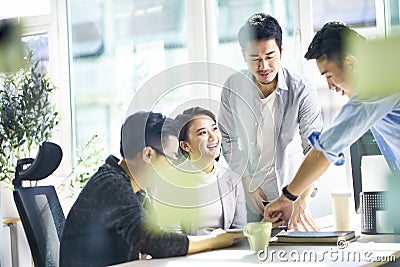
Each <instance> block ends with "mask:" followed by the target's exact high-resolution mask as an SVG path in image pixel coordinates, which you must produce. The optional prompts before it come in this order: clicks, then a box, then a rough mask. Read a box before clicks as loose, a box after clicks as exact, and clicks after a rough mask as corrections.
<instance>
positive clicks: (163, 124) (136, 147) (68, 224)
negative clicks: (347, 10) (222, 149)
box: [60, 112, 241, 267]
mask: <svg viewBox="0 0 400 267" xmlns="http://www.w3.org/2000/svg"><path fill="white" fill-rule="evenodd" d="M177 135H178V127H177V122H176V121H174V120H172V119H169V118H166V117H164V116H163V115H162V114H160V113H153V112H138V113H135V114H133V115H131V116H129V117H128V118H127V119H126V121H125V123H124V124H123V126H122V128H121V148H120V151H121V155H122V157H123V158H122V160H119V159H118V158H116V157H115V156H112V155H111V156H109V157H108V158H107V159H106V162H105V164H104V165H103V166H101V167H100V168H99V170H98V171H97V172H96V173H95V174H94V175H93V176H92V177H91V178H90V179H89V181H88V182H87V184H86V185H85V187H84V188H83V189H82V191H81V193H80V194H79V196H78V198H77V200H76V201H75V203H74V204H73V206H72V208H71V210H70V212H69V214H68V216H67V219H66V221H65V226H64V229H63V233H62V237H61V244H60V266H61V267H63V266H68V267H69V266H96V267H99V266H109V265H113V264H118V263H123V262H127V261H131V260H138V259H139V258H140V255H141V254H142V255H146V254H147V255H150V256H152V257H153V258H161V257H171V256H181V255H186V254H189V253H195V252H200V251H205V250H209V249H214V248H219V247H225V246H229V245H232V244H233V243H235V242H236V241H237V240H238V239H240V238H241V236H240V235H238V234H236V235H234V234H232V233H219V234H217V233H213V234H211V235H207V236H204V237H203V238H201V239H200V238H198V237H190V236H189V237H188V236H186V235H182V234H177V233H171V232H165V231H162V230H161V229H160V228H159V226H158V224H157V223H156V222H155V221H154V218H153V217H152V216H151V215H149V213H148V212H147V211H146V209H145V208H150V207H151V202H150V198H149V197H148V195H147V193H146V191H145V188H146V187H153V186H154V185H155V184H157V177H158V176H159V175H162V174H160V173H164V172H169V171H172V170H173V169H174V168H173V167H172V166H171V165H170V162H169V160H171V159H175V158H176V154H177V153H178V139H177Z"/></svg>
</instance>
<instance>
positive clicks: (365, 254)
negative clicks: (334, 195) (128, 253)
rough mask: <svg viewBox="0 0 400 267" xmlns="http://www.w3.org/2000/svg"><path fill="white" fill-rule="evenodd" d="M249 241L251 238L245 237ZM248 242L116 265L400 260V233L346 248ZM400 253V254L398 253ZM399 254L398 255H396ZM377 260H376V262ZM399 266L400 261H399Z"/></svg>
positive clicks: (368, 238)
mask: <svg viewBox="0 0 400 267" xmlns="http://www.w3.org/2000/svg"><path fill="white" fill-rule="evenodd" d="M245 241H246V242H247V240H245ZM246 242H242V243H241V245H240V246H236V247H231V248H226V249H220V250H214V251H209V252H203V253H198V254H193V255H188V256H184V257H173V258H165V259H151V260H145V261H143V260H142V261H133V262H128V263H124V264H119V265H115V266H118V267H130V266H144V265H145V266H149V267H156V266H174V267H175V266H176V267H180V266H191V267H192V266H194V267H196V266H205V265H207V266H208V267H212V266H232V267H235V266H240V267H243V266H250V265H251V266H253V265H254V264H268V266H276V265H278V264H279V265H280V266H281V265H282V264H285V263H286V264H288V263H290V264H293V263H295V264H296V265H298V266H317V265H318V266H380V265H382V264H384V263H388V262H393V261H395V260H396V258H397V261H398V260H399V259H398V258H399V257H400V254H399V251H400V236H395V235H375V236H372V235H361V237H360V238H359V239H358V240H356V241H354V242H350V243H348V246H347V247H346V248H343V249H341V248H339V247H337V246H336V245H334V244H329V245H315V244H314V245H312V244H304V245H287V244H286V245H285V244H278V243H271V244H270V246H269V247H268V251H267V253H266V254H262V255H257V253H254V252H252V251H251V250H250V248H249V247H248V245H247V243H246ZM395 253H397V254H395ZM392 255H395V256H392ZM374 261H375V262H374ZM396 264H397V265H395V266H398V265H399V263H398V262H396Z"/></svg>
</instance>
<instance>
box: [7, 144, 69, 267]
mask: <svg viewBox="0 0 400 267" xmlns="http://www.w3.org/2000/svg"><path fill="white" fill-rule="evenodd" d="M61 159H62V150H61V148H60V147H59V146H58V145H56V144H54V143H50V142H43V143H42V144H41V145H40V146H39V151H38V153H37V155H36V158H35V159H32V158H26V159H21V160H18V161H17V167H16V170H15V178H14V180H13V185H14V201H15V204H16V206H17V210H18V213H19V216H20V218H21V222H22V226H23V228H24V231H25V234H26V237H27V239H28V243H29V247H30V249H31V254H32V258H33V262H34V264H35V266H36V267H50V266H58V264H59V263H58V261H59V249H60V238H61V233H62V230H63V227H64V223H65V217H64V213H63V211H62V208H61V205H60V201H59V199H58V196H57V193H56V191H55V189H54V186H32V187H23V186H22V181H38V180H41V179H44V178H46V177H47V176H49V175H50V174H52V173H53V172H54V171H55V170H56V169H57V167H58V165H59V164H60V162H61Z"/></svg>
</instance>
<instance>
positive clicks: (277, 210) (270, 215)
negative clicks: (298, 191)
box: [263, 195, 293, 227]
mask: <svg viewBox="0 0 400 267" xmlns="http://www.w3.org/2000/svg"><path fill="white" fill-rule="evenodd" d="M292 211H293V201H291V200H289V199H287V198H286V197H285V196H283V195H281V196H280V197H279V198H277V199H276V200H274V201H272V202H271V203H269V204H268V205H267V206H265V209H264V219H263V221H264V222H272V225H273V227H276V226H279V225H287V224H288V222H289V219H290V216H291V215H292ZM280 219H281V220H280Z"/></svg>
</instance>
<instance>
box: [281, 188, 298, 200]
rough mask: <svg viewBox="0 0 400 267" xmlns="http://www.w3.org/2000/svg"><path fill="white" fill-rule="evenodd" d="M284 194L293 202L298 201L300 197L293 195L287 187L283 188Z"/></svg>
mask: <svg viewBox="0 0 400 267" xmlns="http://www.w3.org/2000/svg"><path fill="white" fill-rule="evenodd" d="M282 194H283V195H284V196H285V197H286V198H287V199H289V200H291V201H296V199H297V198H298V196H295V195H292V194H291V193H290V192H289V191H288V189H287V186H285V187H284V188H282Z"/></svg>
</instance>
